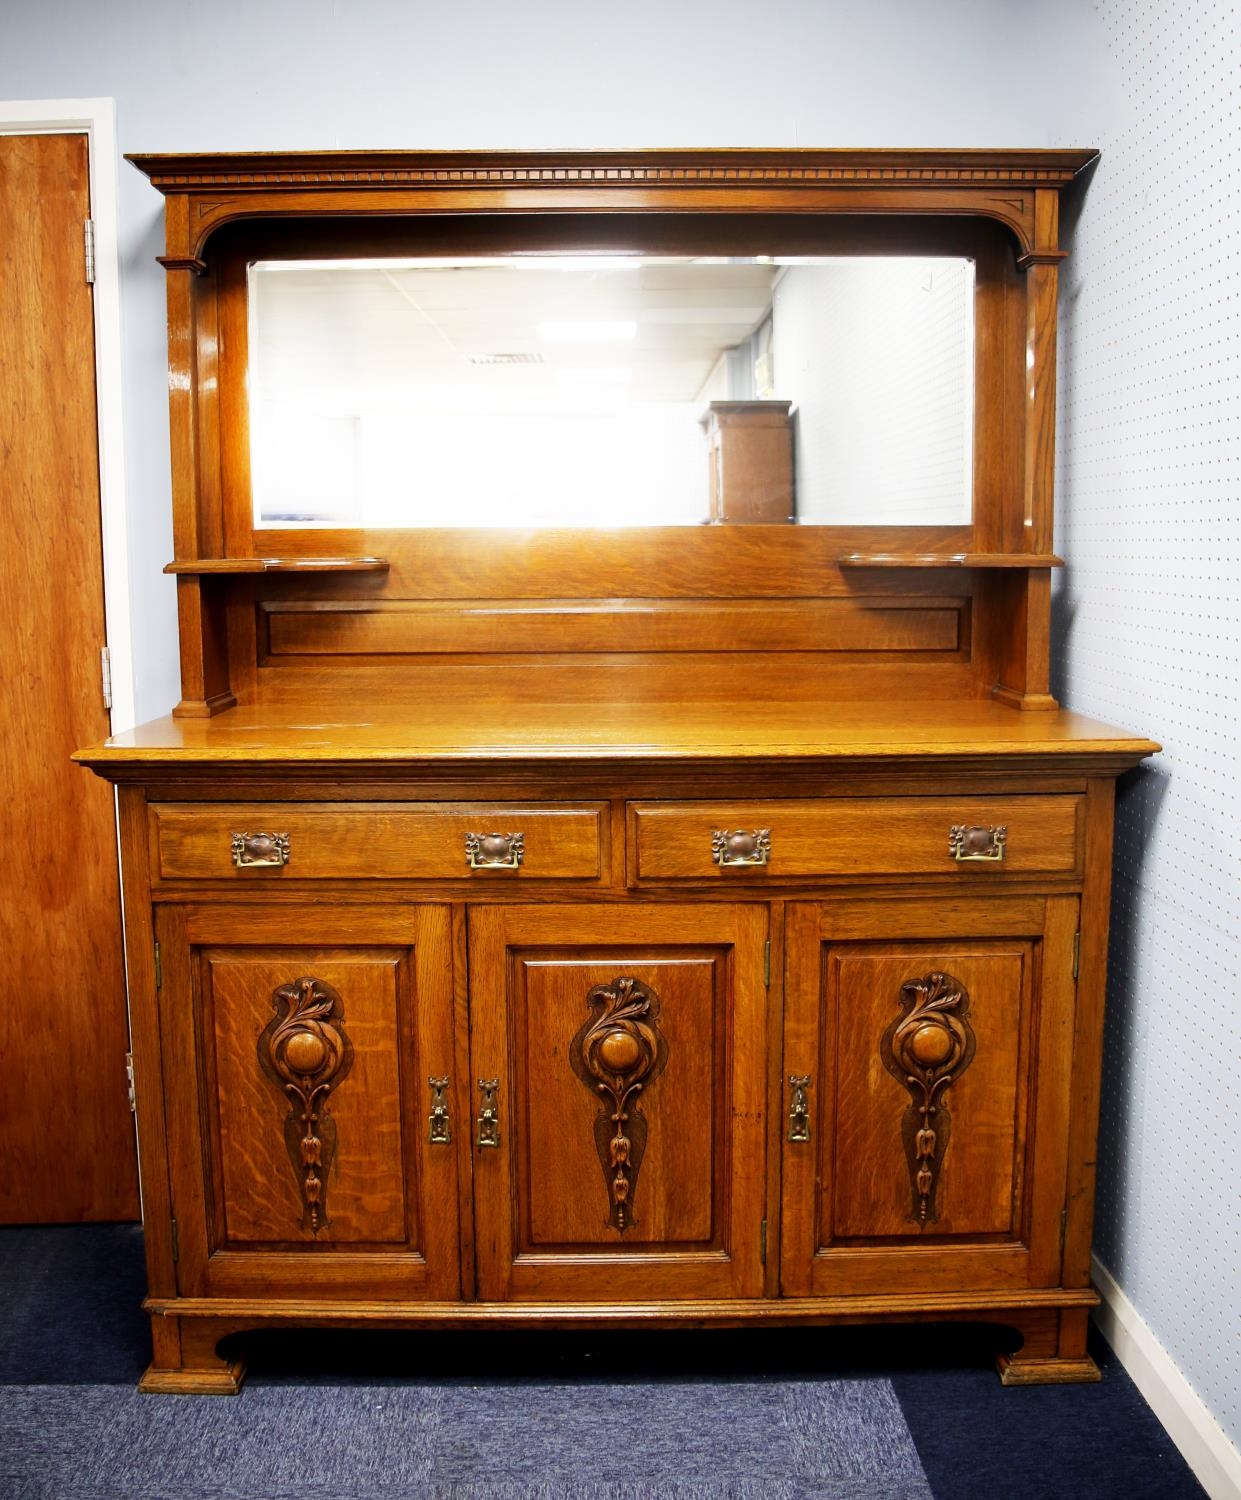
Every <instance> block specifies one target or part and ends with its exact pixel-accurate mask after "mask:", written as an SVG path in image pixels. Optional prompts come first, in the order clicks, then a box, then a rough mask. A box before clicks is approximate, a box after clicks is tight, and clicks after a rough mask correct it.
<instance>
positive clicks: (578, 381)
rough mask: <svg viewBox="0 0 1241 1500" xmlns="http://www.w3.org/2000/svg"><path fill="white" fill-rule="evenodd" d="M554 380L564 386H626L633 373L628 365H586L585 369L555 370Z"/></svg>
mask: <svg viewBox="0 0 1241 1500" xmlns="http://www.w3.org/2000/svg"><path fill="white" fill-rule="evenodd" d="M555 375H556V379H557V381H559V382H562V383H563V384H565V385H628V384H629V382H630V381H631V380H632V379H633V371H632V370H631V369H630V368H629V366H628V365H588V366H587V367H586V368H585V369H582V368H580V367H576V368H573V369H568V368H563V369H557V370H556V372H555Z"/></svg>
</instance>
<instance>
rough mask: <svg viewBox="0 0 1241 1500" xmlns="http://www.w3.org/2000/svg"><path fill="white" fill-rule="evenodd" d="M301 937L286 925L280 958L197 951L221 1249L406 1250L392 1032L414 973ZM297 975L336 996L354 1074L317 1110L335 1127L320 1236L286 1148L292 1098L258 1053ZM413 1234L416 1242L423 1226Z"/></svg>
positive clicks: (370, 954) (373, 954)
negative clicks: (211, 1082)
mask: <svg viewBox="0 0 1241 1500" xmlns="http://www.w3.org/2000/svg"><path fill="white" fill-rule="evenodd" d="M297 936H298V934H297V931H296V928H295V926H294V925H293V924H290V928H289V934H288V937H289V940H290V942H289V945H288V946H287V947H286V948H285V950H284V951H282V952H280V953H277V954H269V953H266V952H263V951H261V950H260V951H259V952H254V951H249V952H247V951H244V950H242V951H238V950H235V949H230V948H207V949H204V950H202V951H201V953H200V954H199V964H200V965H201V971H200V972H201V977H200V981H199V982H200V985H201V988H202V996H203V1005H204V1008H205V1012H206V1014H205V1016H204V1021H205V1025H206V1027H207V1039H208V1045H209V1046H210V1047H211V1050H212V1054H213V1058H214V1064H215V1068H214V1072H215V1106H216V1107H217V1108H218V1111H219V1114H218V1120H219V1142H220V1157H219V1171H220V1188H221V1195H220V1196H221V1200H222V1204H223V1210H224V1225H225V1229H224V1235H225V1238H224V1243H225V1244H229V1245H232V1244H236V1243H238V1242H242V1243H245V1242H264V1241H266V1242H285V1241H298V1242H303V1243H306V1244H318V1243H323V1244H332V1245H335V1246H340V1245H347V1244H349V1243H350V1242H351V1241H357V1242H362V1243H367V1244H384V1243H394V1242H395V1243H400V1242H403V1241H404V1240H405V1237H406V1203H405V1166H404V1162H405V1147H406V1144H407V1143H406V1142H404V1141H403V1140H402V1138H401V1105H400V1092H399V1086H398V1058H399V1048H398V1045H397V1043H398V1032H397V1024H398V1004H399V1003H401V1001H402V1000H403V1003H405V1004H406V1005H408V1004H409V1003H410V1002H409V997H408V987H409V978H408V975H407V974H406V973H404V972H402V959H401V955H400V954H399V953H393V952H388V953H385V952H383V951H382V950H379V951H374V950H373V951H366V950H361V951H353V952H345V951H340V950H331V949H320V948H311V947H306V946H301V945H299V946H297V947H294V946H293V943H294V942H296V939H297ZM304 942H305V939H304V938H303V944H304ZM302 975H306V976H313V977H314V979H315V981H316V982H317V983H319V984H322V985H330V986H331V988H332V989H333V990H334V991H335V992H336V994H338V995H339V996H340V998H341V1001H342V1005H341V1017H340V1021H339V1024H338V1025H337V1027H336V1029H337V1031H338V1032H339V1034H340V1035H341V1037H342V1038H343V1039H344V1041H345V1043H346V1045H347V1048H348V1053H347V1057H348V1067H347V1068H342V1069H341V1070H340V1071H341V1073H342V1075H343V1076H341V1078H340V1081H339V1083H338V1084H334V1085H333V1087H332V1090H331V1093H330V1094H329V1095H328V1096H327V1097H326V1098H325V1099H324V1100H323V1102H322V1110H323V1113H324V1117H325V1121H329V1120H330V1121H331V1123H332V1124H333V1125H334V1127H335V1128H334V1131H333V1132H332V1133H333V1134H334V1136H335V1151H334V1153H333V1155H332V1158H331V1159H330V1161H328V1162H326V1163H324V1164H323V1170H322V1172H321V1174H320V1175H321V1176H322V1177H323V1179H324V1193H323V1212H322V1217H323V1222H322V1226H321V1227H320V1226H319V1225H318V1224H317V1223H313V1224H312V1223H311V1222H310V1221H308V1218H307V1215H306V1213H305V1212H304V1208H303V1202H302V1198H303V1193H302V1186H303V1184H302V1175H303V1174H302V1171H301V1170H300V1169H299V1168H298V1167H296V1166H294V1165H293V1164H292V1163H291V1162H290V1160H289V1155H288V1152H287V1150H286V1147H285V1135H286V1130H285V1121H286V1119H287V1118H288V1116H289V1112H290V1099H289V1097H288V1094H287V1092H286V1090H285V1089H284V1088H282V1087H281V1086H280V1080H279V1079H276V1078H273V1077H272V1076H271V1075H270V1071H269V1070H266V1069H264V1068H263V1067H262V1065H261V1059H260V1056H259V1049H260V1045H261V1042H262V1041H263V1039H264V1030H265V1028H266V1027H267V1026H268V1024H269V1022H270V1021H271V1019H272V1003H273V995H274V994H276V992H277V991H278V990H280V988H281V987H282V986H285V985H290V984H293V983H294V982H295V980H296V979H297V978H298V977H299V976H302ZM402 990H405V992H406V993H405V995H404V996H402V995H401V991H402ZM398 997H399V998H398ZM297 1104H298V1101H296V1100H295V1101H293V1107H294V1108H297ZM318 1134H319V1135H326V1130H323V1129H321V1130H320V1131H319V1132H318ZM412 1231H413V1232H412V1237H413V1241H414V1243H415V1244H416V1243H418V1226H417V1224H416V1222H415V1224H414V1225H413V1226H412Z"/></svg>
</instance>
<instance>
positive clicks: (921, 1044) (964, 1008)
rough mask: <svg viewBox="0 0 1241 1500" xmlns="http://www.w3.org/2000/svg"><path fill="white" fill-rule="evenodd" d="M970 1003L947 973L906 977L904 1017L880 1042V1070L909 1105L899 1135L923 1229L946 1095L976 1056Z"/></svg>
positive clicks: (939, 1153)
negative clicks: (906, 1097)
mask: <svg viewBox="0 0 1241 1500" xmlns="http://www.w3.org/2000/svg"><path fill="white" fill-rule="evenodd" d="M969 1003H970V1000H969V995H968V994H967V993H966V991H965V986H964V985H963V984H961V982H960V981H959V980H957V979H954V978H953V977H952V975H951V974H928V975H926V976H925V978H923V979H910V980H908V981H907V982H906V983H905V984H903V985H902V986H901V1005H902V1006H903V1007H904V1008H905V1014H904V1015H903V1016H901V1017H898V1018H897V1019H896V1020H895V1021H893V1022H892V1024H891V1026H889V1027H888V1029H887V1031H886V1032H884V1035H883V1041H882V1043H881V1044H880V1053H881V1055H882V1057H883V1062H884V1066H885V1067H886V1068H887V1069H888V1071H889V1072H890V1073H891V1074H892V1075H893V1077H895V1078H898V1079H899V1080H900V1081H901V1083H903V1084H904V1085H905V1087H906V1088H907V1089H908V1090H909V1094H910V1098H911V1099H912V1101H913V1102H912V1104H911V1106H910V1108H909V1109H907V1110H906V1111H905V1117H904V1120H903V1121H902V1125H901V1134H902V1136H903V1137H904V1141H905V1152H906V1155H907V1156H908V1158H909V1178H910V1184H911V1186H912V1188H913V1212H912V1217H913V1219H914V1221H915V1223H917V1224H918V1225H919V1227H921V1228H923V1229H925V1228H926V1226H927V1225H928V1224H933V1223H935V1221H936V1218H937V1214H936V1211H935V1190H936V1188H937V1186H938V1185H939V1174H940V1169H941V1168H942V1166H943V1161H944V1153H945V1151H946V1150H947V1149H948V1134H949V1131H950V1129H951V1126H952V1117H951V1115H950V1114H949V1113H948V1107H947V1105H946V1104H945V1103H944V1096H945V1095H946V1094H947V1091H948V1089H949V1087H950V1086H951V1085H952V1084H953V1083H955V1082H956V1080H957V1079H958V1078H960V1076H961V1074H962V1073H964V1072H965V1070H966V1068H968V1067H969V1065H970V1063H971V1062H972V1061H973V1057H974V1045H975V1042H974V1030H973V1027H972V1026H971V1025H970V1023H969V1019H968V1015H967V1012H968V1010H969Z"/></svg>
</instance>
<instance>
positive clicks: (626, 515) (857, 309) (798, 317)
mask: <svg viewBox="0 0 1241 1500" xmlns="http://www.w3.org/2000/svg"><path fill="white" fill-rule="evenodd" d="M973 304H974V266H973V262H972V261H969V260H966V259H961V258H953V257H869V258H859V257H839V256H838V257H818V258H809V257H796V256H790V257H780V256H773V257H737V258H729V257H701V256H698V257H669V256H607V255H591V256H585V257H574V256H564V255H510V256H505V257H502V258H495V259H478V258H475V259H464V258H463V259H440V260H435V259H418V260H414V259H410V260H367V261H259V262H256V263H254V264H253V265H252V266H251V267H250V268H249V309H250V350H249V400H250V444H251V474H252V483H253V492H254V508H255V524H256V525H257V526H261V527H279V526H298V527H304V526H340V527H375V528H387V527H413V526H454V527H456V526H500V527H544V526H547V527H550V526H566V527H574V526H585V527H600V526H674V525H700V524H707V523H717V524H718V523H756V522H757V523H769V524H800V525H884V524H900V525H912V524H922V525H961V524H967V523H968V522H969V520H970V514H971V493H972V458H973V455H972V446H973V445H972V434H973V412H974V392H973V380H974V327H973Z"/></svg>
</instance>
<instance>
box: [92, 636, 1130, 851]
mask: <svg viewBox="0 0 1241 1500" xmlns="http://www.w3.org/2000/svg"><path fill="white" fill-rule="evenodd" d="M849 670H850V672H851V673H854V674H855V669H852V668H851V669H849ZM274 677H275V678H282V679H283V680H282V681H280V682H277V681H274V680H273V681H270V682H268V683H267V684H266V685H265V688H264V691H263V694H262V697H261V698H260V700H259V701H257V702H256V703H253V704H249V705H244V706H240V707H238V708H236V709H233V710H232V711H230V712H229V713H227V714H224V715H221V716H220V717H219V718H217V719H211V720H202V721H199V720H190V719H172V718H164V719H157V720H155V721H154V722H152V723H150V724H144V725H142V726H140V727H139V728H137V729H133V730H128V731H126V732H124V733H122V734H118V735H114V736H113V737H112V738H111V739H110V740H108V742H107V743H106V744H97V745H95V746H93V747H92V748H90V749H88V750H83V751H80V752H79V753H78V754H77V755H76V756H75V759H77V760H79V761H81V762H82V763H84V764H86V765H89V766H92V767H95V768H98V769H99V770H100V771H102V772H103V773H104V774H107V775H111V776H115V777H117V778H118V779H120V778H124V777H126V776H127V775H134V774H138V775H141V776H142V777H144V778H145V779H147V780H150V779H152V778H153V777H154V776H156V775H158V774H159V773H161V772H162V771H164V770H165V769H175V768H177V767H178V766H197V765H214V766H220V767H225V766H230V767H234V768H244V769H246V770H247V771H250V772H254V771H256V770H260V769H263V768H266V769H268V770H270V769H271V768H272V767H273V766H274V767H276V768H277V774H278V775H280V776H282V777H283V776H284V775H286V774H287V772H288V771H289V770H291V769H292V768H294V767H302V766H320V765H322V766H333V765H347V766H353V765H357V764H359V763H366V764H368V765H371V766H381V765H382V766H396V767H400V768H403V769H404V768H409V767H411V766H417V765H430V764H436V763H443V762H456V763H459V764H462V765H468V766H471V767H478V766H479V765H485V764H490V763H491V762H493V761H494V760H495V759H497V758H500V759H505V758H508V759H526V758H528V759H529V760H532V761H537V762H539V763H542V764H545V765H548V766H551V767H554V766H555V765H556V764H557V763H559V762H562V761H565V760H583V761H596V762H601V763H602V762H606V761H609V760H610V761H614V762H621V763H629V762H631V761H633V760H635V759H642V760H648V761H666V762H677V761H693V760H701V759H703V758H704V757H706V758H710V759H713V760H716V761H721V760H729V761H731V762H734V763H737V764H739V765H744V764H745V763H746V762H751V761H755V760H770V761H779V762H785V763H789V764H795V763H797V762H799V761H801V762H805V761H807V760H815V759H822V760H824V761H832V762H835V763H844V764H848V765H851V766H855V765H857V764H858V763H859V762H862V761H867V762H874V763H876V764H877V765H884V764H891V763H893V762H906V763H912V762H916V763H917V764H918V766H919V767H920V768H921V769H922V770H923V771H925V770H926V769H928V768H930V769H934V767H935V765H936V763H937V762H940V761H943V760H944V759H948V758H952V759H961V758H966V759H968V760H969V762H970V763H971V764H974V765H975V766H978V767H982V765H983V764H984V763H985V765H986V766H987V767H988V768H989V769H990V770H992V771H1000V772H1005V771H1011V772H1015V773H1016V774H1026V770H1027V767H1026V764H1025V762H1026V760H1027V758H1028V757H1040V758H1044V759H1045V761H1046V762H1047V763H1051V762H1053V761H1054V762H1055V763H1056V764H1057V765H1059V766H1062V767H1063V768H1064V769H1065V770H1071V769H1074V763H1075V762H1076V763H1077V765H1076V768H1077V769H1082V768H1085V767H1087V766H1089V767H1090V768H1091V769H1093V770H1094V772H1095V774H1099V772H1100V771H1101V770H1102V769H1103V767H1104V764H1105V763H1106V769H1107V770H1108V771H1115V770H1119V769H1122V767H1123V768H1127V767H1128V766H1132V765H1136V764H1137V762H1138V761H1139V760H1141V758H1142V757H1143V756H1144V755H1148V754H1150V753H1152V752H1153V751H1155V750H1157V749H1158V748H1159V747H1158V745H1156V744H1155V743H1154V742H1153V741H1151V740H1147V739H1143V738H1141V737H1135V736H1133V735H1131V734H1127V733H1125V732H1124V731H1123V730H1118V729H1112V728H1111V727H1109V726H1108V725H1105V724H1099V723H1097V722H1095V721H1093V720H1090V719H1087V718H1084V717H1083V716H1082V715H1080V714H1074V713H1069V712H1066V711H1063V710H1061V711H1057V712H1053V713H1040V714H1021V713H1014V712H1013V711H1012V710H1011V709H1010V708H1007V707H1006V706H1004V705H1003V704H1000V703H995V702H990V701H987V700H985V699H978V700H970V699H957V700H955V701H948V700H936V701H934V702H929V703H925V704H924V703H911V702H910V701H909V700H908V699H902V700H894V699H889V700H887V701H860V700H857V699H836V700H833V701H827V700H825V699H824V698H822V697H821V696H819V695H818V693H817V688H818V686H819V683H818V681H817V679H816V677H815V675H814V674H813V673H810V672H807V670H806V667H805V664H804V660H803V662H802V664H801V666H800V667H799V669H798V670H797V671H796V672H794V671H792V670H791V669H790V670H789V671H787V672H784V671H780V672H773V671H770V670H769V671H767V672H765V673H757V672H756V673H754V674H752V675H749V676H742V675H739V674H738V673H737V671H736V670H735V668H734V669H731V670H729V669H726V668H722V669H721V670H720V671H719V672H718V675H717V676H715V677H706V678H703V677H695V678H694V679H693V681H692V686H693V689H694V695H693V696H692V697H690V696H688V695H687V694H688V688H689V687H690V685H691V684H690V683H689V682H687V679H686V675H685V673H684V671H682V670H676V671H670V672H658V673H656V672H649V671H645V670H635V669H634V668H633V666H632V664H631V665H630V666H628V667H624V668H618V669H615V670H613V671H610V672H606V673H603V672H583V671H582V670H581V666H580V664H575V665H574V666H572V667H570V668H563V669H561V668H552V667H539V666H530V667H525V668H523V667H505V668H502V669H501V668H494V667H490V668H488V667H477V668H469V667H461V666H442V667H435V666H426V667H420V668H418V669H417V670H416V671H410V672H408V673H402V674H393V673H391V672H388V671H374V672H370V673H368V672H367V671H365V670H362V671H357V672H351V673H349V674H348V676H347V677H344V676H343V675H342V674H338V673H323V674H320V675H318V676H310V675H304V674H300V673H289V674H281V673H276V674H274ZM294 678H296V679H297V680H293V679H294ZM483 702H485V703H486V704H487V705H488V712H487V713H486V714H483V713H480V711H479V706H478V705H479V704H480V703H483ZM1109 757H1110V758H1112V759H1111V760H1110V762H1108V761H1107V758H1109ZM1047 768H1048V766H1047V764H1044V765H1043V766H1041V767H1040V769H1047ZM534 805H535V806H538V803H537V802H536V803H535V804H534ZM945 838H946V831H945Z"/></svg>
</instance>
